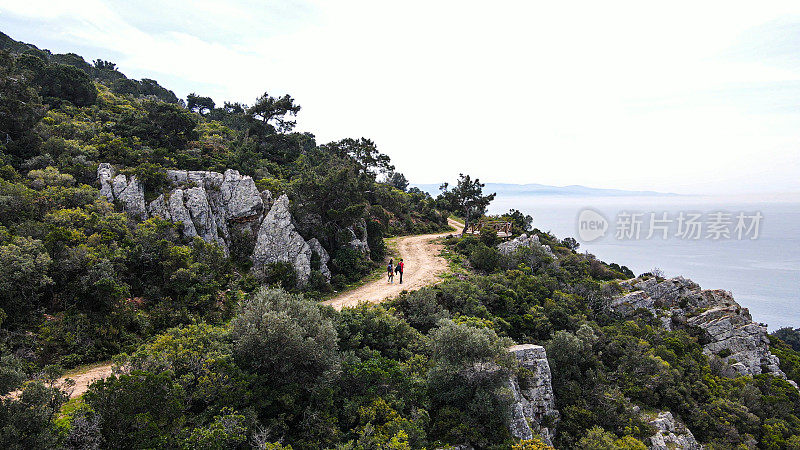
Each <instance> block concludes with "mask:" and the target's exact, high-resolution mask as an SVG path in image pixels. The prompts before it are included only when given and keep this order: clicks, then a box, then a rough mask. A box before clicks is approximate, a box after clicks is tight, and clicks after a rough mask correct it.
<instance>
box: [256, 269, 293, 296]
mask: <svg viewBox="0 0 800 450" xmlns="http://www.w3.org/2000/svg"><path fill="white" fill-rule="evenodd" d="M261 273H262V274H263V279H264V282H265V283H266V284H268V285H270V286H277V287H280V288H283V289H286V290H287V291H291V290H293V289H295V288H297V273H296V272H295V270H294V266H292V265H291V264H289V263H288V262H274V263H269V264H266V265H265V266H264V267H263V268H262V269H261Z"/></svg>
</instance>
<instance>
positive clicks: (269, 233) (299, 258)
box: [253, 195, 311, 285]
mask: <svg viewBox="0 0 800 450" xmlns="http://www.w3.org/2000/svg"><path fill="white" fill-rule="evenodd" d="M276 262H286V263H289V264H291V265H292V267H294V270H295V273H296V274H297V281H298V283H300V284H301V285H303V284H305V283H306V282H308V277H309V275H311V246H309V245H308V243H307V242H306V241H305V240H303V237H302V236H300V233H298V232H297V230H296V229H295V227H294V225H293V224H292V215H291V214H290V213H289V198H288V197H287V196H286V195H282V196H280V198H278V200H276V201H275V204H274V205H272V208H271V209H270V210H269V213H267V216H266V217H264V221H263V222H261V228H259V230H258V237H257V240H256V246H255V249H254V250H253V264H254V266H255V267H262V266H264V265H266V264H271V263H276Z"/></svg>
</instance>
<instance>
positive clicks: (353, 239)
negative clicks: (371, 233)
mask: <svg viewBox="0 0 800 450" xmlns="http://www.w3.org/2000/svg"><path fill="white" fill-rule="evenodd" d="M346 232H347V234H348V239H347V242H348V245H349V246H350V247H351V248H353V249H355V250H358V251H359V252H361V254H363V255H368V254H369V244H368V243H367V222H366V221H365V220H364V219H361V220H360V221H359V222H358V223H356V225H355V226H354V227H352V226H351V227H348V228H347V230H346Z"/></svg>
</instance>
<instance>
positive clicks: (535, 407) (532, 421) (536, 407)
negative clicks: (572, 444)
mask: <svg viewBox="0 0 800 450" xmlns="http://www.w3.org/2000/svg"><path fill="white" fill-rule="evenodd" d="M508 351H509V352H511V353H513V354H514V356H515V357H516V358H517V361H518V362H519V365H520V367H521V368H522V370H521V371H520V373H519V375H517V376H512V377H511V378H509V380H508V387H509V389H511V392H512V393H513V395H514V403H513V405H512V406H511V417H510V420H509V430H510V431H511V435H512V436H514V437H516V438H518V439H531V438H533V434H534V433H536V434H539V435H540V436H541V437H542V440H544V441H545V443H546V444H548V445H552V440H553V437H554V436H555V428H554V427H555V423H556V422H557V421H558V417H559V413H558V411H557V410H556V407H555V394H554V393H553V387H552V384H551V376H550V365H549V364H548V363H547V354H546V352H545V349H544V347H542V346H540V345H533V344H522V345H515V346H513V347H511V348H509V349H508Z"/></svg>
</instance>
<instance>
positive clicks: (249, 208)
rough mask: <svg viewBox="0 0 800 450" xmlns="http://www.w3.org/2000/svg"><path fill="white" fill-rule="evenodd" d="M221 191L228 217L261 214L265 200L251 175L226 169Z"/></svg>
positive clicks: (226, 216) (239, 217)
mask: <svg viewBox="0 0 800 450" xmlns="http://www.w3.org/2000/svg"><path fill="white" fill-rule="evenodd" d="M220 192H221V193H222V201H223V202H224V204H225V212H226V214H225V218H226V219H229V220H230V219H242V218H248V217H254V216H257V215H259V214H261V211H262V209H263V201H262V199H261V194H260V193H259V192H258V189H256V183H255V182H254V181H253V179H252V178H251V177H248V176H242V175H240V174H239V172H237V171H235V170H231V169H228V170H226V171H225V175H224V177H223V181H222V183H221V186H220Z"/></svg>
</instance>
